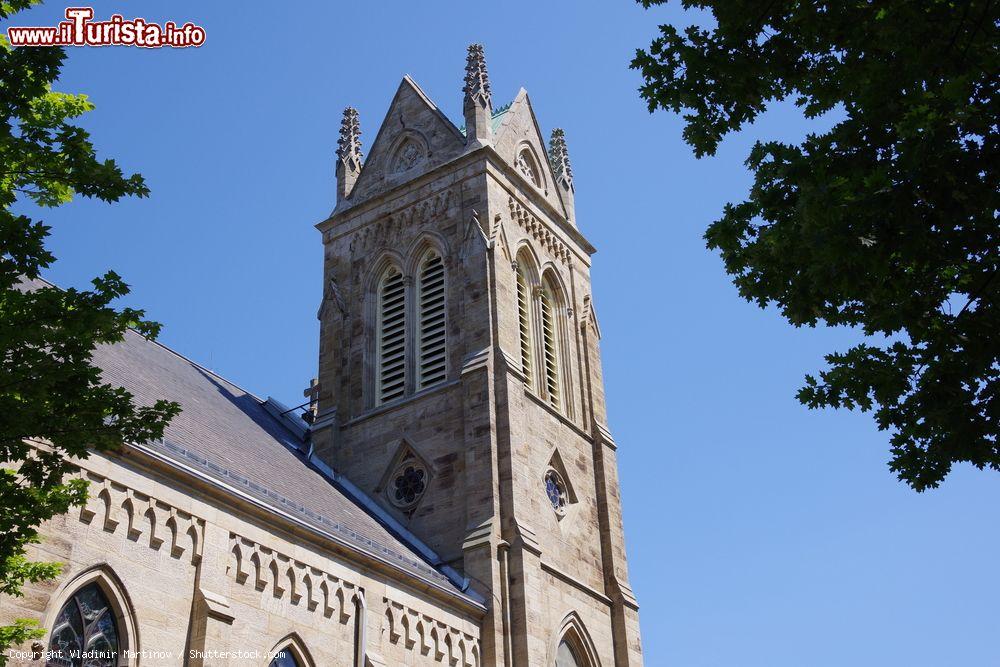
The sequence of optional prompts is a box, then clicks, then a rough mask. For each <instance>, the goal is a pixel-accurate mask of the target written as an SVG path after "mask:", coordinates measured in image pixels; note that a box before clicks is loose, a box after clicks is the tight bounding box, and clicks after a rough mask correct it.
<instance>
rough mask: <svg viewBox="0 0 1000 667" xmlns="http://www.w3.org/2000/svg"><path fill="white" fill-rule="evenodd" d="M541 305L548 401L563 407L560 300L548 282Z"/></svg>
mask: <svg viewBox="0 0 1000 667" xmlns="http://www.w3.org/2000/svg"><path fill="white" fill-rule="evenodd" d="M539 303H540V306H541V343H542V371H543V375H544V388H545V400H546V402H547V403H548V404H549V405H550V406H552V407H553V408H555V409H556V410H561V409H562V402H563V400H562V399H563V396H562V394H563V392H562V377H561V373H562V369H561V367H562V359H561V355H562V352H561V345H560V343H561V341H560V333H561V332H560V330H559V322H558V321H557V319H556V318H557V314H558V311H559V300H558V298H557V296H556V294H555V293H554V291H553V289H552V287H551V285H550V284H548V282H547V281H546V283H545V284H544V285H543V286H542V289H541V294H540V298H539Z"/></svg>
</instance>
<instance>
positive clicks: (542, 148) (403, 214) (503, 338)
mask: <svg viewBox="0 0 1000 667" xmlns="http://www.w3.org/2000/svg"><path fill="white" fill-rule="evenodd" d="M463 90H464V104H463V111H464V116H465V118H464V127H463V128H459V127H456V125H455V124H453V123H452V122H451V121H450V120H449V119H448V118H447V117H445V115H444V114H443V113H442V112H441V111H440V110H439V109H438V108H437V107H436V106H435V105H434V103H433V102H432V101H431V100H430V99H429V98H428V97H427V96H426V95H425V94H424V92H423V91H422V90H421V89H420V88H419V86H417V84H416V83H415V82H414V81H413V80H412V79H410V77H408V76H407V77H404V78H403V80H402V82H401V83H400V84H399V88H398V90H397V91H396V95H395V97H394V98H393V100H392V102H391V104H390V106H389V111H388V113H386V116H385V119H384V120H383V121H382V124H381V126H380V127H379V129H378V132H377V133H376V135H375V138H374V140H373V141H372V143H371V146H370V149H369V153H368V156H367V158H366V159H363V156H362V153H361V142H360V131H361V130H360V123H359V120H358V114H357V112H356V111H355V110H354V109H351V108H348V109H347V110H346V111H345V113H344V118H343V125H342V127H341V136H340V141H339V148H338V151H337V166H336V177H337V205H336V208H335V209H334V210H333V212H332V213H331V214H330V216H329V217H328V218H327V219H326V220H324V221H323V222H321V223H319V225H317V228H318V229H319V230H320V232H321V233H322V236H323V244H324V249H325V255H324V281H325V284H324V297H323V302H322V305H321V307H320V310H319V319H320V322H321V327H320V355H319V385H318V402H317V408H316V416H315V420H314V424H313V447H314V451H315V454H316V455H317V456H319V457H320V458H321V459H323V460H324V461H325V462H326V463H327V464H328V465H329V466H330V467H332V468H333V469H334V470H335V471H336V472H337V473H339V474H341V475H343V476H344V477H346V478H347V479H349V480H350V481H351V483H353V484H354V485H356V486H357V487H359V488H360V489H361V490H362V491H364V492H365V493H366V494H367V495H368V496H369V497H371V498H372V499H374V501H375V502H377V503H378V504H379V505H380V507H381V511H383V512H386V513H388V514H389V515H391V516H392V517H393V520H394V521H395V522H397V523H398V524H399V525H401V526H403V527H405V530H407V531H409V532H410V533H412V534H413V535H415V536H416V537H417V538H419V539H420V540H421V541H423V542H424V543H425V544H427V545H428V546H429V547H430V548H431V549H433V551H434V552H435V553H436V554H437V555H438V556H439V557H440V559H441V561H442V562H440V563H435V565H439V566H444V567H449V568H452V569H453V570H454V571H456V572H458V573H460V576H461V577H463V578H465V579H466V580H467V581H468V585H469V586H470V587H472V588H473V589H474V590H476V591H478V593H479V594H481V595H482V596H483V597H484V598H485V599H487V600H488V601H489V602H488V604H489V612H488V614H487V617H486V620H485V622H484V627H483V631H482V637H483V639H482V648H483V664H484V665H496V666H500V665H505V666H508V667H510V666H517V667H522V666H523V667H527V666H529V665H530V666H535V665H540V666H551V665H574V664H575V665H579V666H581V667H584V666H588V665H589V666H591V667H597V665H602V666H604V667H607V666H610V665H615V666H616V667H621V666H624V665H641V664H642V652H641V647H640V639H639V623H638V606H637V604H636V601H635V597H634V596H633V594H632V591H631V589H630V588H629V584H628V570H627V565H626V559H625V546H624V536H623V530H622V517H621V504H620V495H619V483H618V474H617V463H616V445H615V442H614V440H613V439H612V437H611V435H610V433H609V431H608V427H607V417H606V412H605V402H604V384H603V380H602V376H601V358H600V351H599V348H598V339H599V338H600V329H599V327H598V324H597V317H596V315H595V312H594V304H593V300H592V297H591V288H590V261H591V259H590V258H591V255H592V254H593V253H594V248H593V247H592V246H591V245H590V243H588V242H587V240H586V239H585V238H584V236H583V235H582V234H581V233H580V231H579V229H578V227H577V219H576V214H575V211H574V197H573V195H574V184H573V172H572V169H571V168H570V162H569V154H568V150H567V144H566V138H565V135H564V133H563V132H562V130H558V129H557V130H554V131H553V132H552V134H551V142H550V144H549V146H548V147H546V145H545V141H544V139H543V135H542V133H541V131H540V129H539V127H538V123H537V121H536V119H535V115H534V113H533V111H532V109H531V103H530V101H529V99H528V95H527V93H526V92H525V91H524V90H523V89H522V90H520V91H519V92H518V93H517V95H516V96H515V98H514V99H513V101H512V102H511V103H510V104H507V105H504V106H500V107H494V104H493V97H492V91H491V89H490V81H489V76H488V74H487V69H486V62H485V58H484V54H483V48H482V46H480V45H473V46H471V47H469V53H468V60H467V63H466V76H465V85H464V89H463Z"/></svg>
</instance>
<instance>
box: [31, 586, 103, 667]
mask: <svg viewBox="0 0 1000 667" xmlns="http://www.w3.org/2000/svg"><path fill="white" fill-rule="evenodd" d="M119 647H120V642H119V628H118V624H117V623H116V622H115V612H114V610H113V609H112V607H111V603H110V602H109V601H108V598H107V596H106V595H105V594H104V591H102V590H101V587H100V586H99V585H98V584H97V582H96V581H92V582H91V583H89V584H86V585H85V586H83V587H81V588H80V589H79V590H78V591H77V592H76V593H74V594H73V596H72V597H71V598H70V599H69V600H67V601H66V604H64V605H63V606H62V609H60V610H59V615H58V616H57V617H56V622H55V625H54V626H53V628H52V634H51V637H50V639H49V652H48V659H47V661H46V663H45V664H46V666H47V667H83V666H84V665H86V666H87V667H114V666H115V665H118V664H120V659H119ZM85 656H86V659H85Z"/></svg>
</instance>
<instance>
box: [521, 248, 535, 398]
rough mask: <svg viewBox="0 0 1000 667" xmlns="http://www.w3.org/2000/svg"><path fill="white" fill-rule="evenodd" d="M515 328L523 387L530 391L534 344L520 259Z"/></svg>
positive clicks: (525, 283) (524, 276) (529, 304)
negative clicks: (519, 344)
mask: <svg viewBox="0 0 1000 667" xmlns="http://www.w3.org/2000/svg"><path fill="white" fill-rule="evenodd" d="M517 326H518V332H519V334H520V339H521V372H522V373H524V386H526V387H527V388H528V389H531V388H532V387H533V386H534V378H533V377H532V376H533V375H534V372H535V370H534V366H533V365H532V363H531V362H532V354H531V348H532V346H533V345H534V344H535V343H534V336H532V334H531V285H530V283H529V282H528V276H527V270H526V269H525V266H524V262H523V261H522V260H521V259H518V261H517Z"/></svg>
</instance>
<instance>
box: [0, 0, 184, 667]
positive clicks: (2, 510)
mask: <svg viewBox="0 0 1000 667" xmlns="http://www.w3.org/2000/svg"><path fill="white" fill-rule="evenodd" d="M29 4H32V3H30V2H27V1H18V2H0V19H7V18H8V17H10V15H11V14H13V13H14V12H16V11H18V10H21V9H24V8H25V7H26V6H28V5H29ZM64 57H65V54H64V52H63V50H62V49H58V48H17V49H15V48H11V46H10V44H9V43H8V42H7V40H6V39H5V38H3V37H0V594H2V595H19V594H20V593H21V589H22V586H23V585H24V584H25V583H26V582H37V581H41V580H45V579H50V578H52V577H53V576H55V575H56V574H57V573H58V572H59V569H60V568H59V565H58V564H55V563H38V562H32V561H30V560H28V559H27V558H26V557H25V547H26V545H28V544H30V543H33V542H37V541H38V540H39V536H38V532H37V529H38V526H39V525H40V524H41V523H42V522H44V521H46V520H47V519H49V518H51V517H53V516H54V515H57V514H60V513H63V512H66V511H67V510H68V509H69V508H70V507H72V506H74V505H80V504H82V503H83V502H84V501H85V499H86V495H87V487H86V483H85V482H84V481H83V480H82V479H78V478H73V476H72V475H71V474H70V473H72V472H73V471H74V469H75V468H74V466H73V464H72V463H71V461H70V458H71V457H75V458H86V457H87V455H88V451H90V450H102V451H103V450H110V449H114V448H115V447H118V446H120V445H121V444H122V443H125V442H135V443H142V442H148V441H150V440H153V439H157V438H160V437H162V435H163V429H164V427H165V426H166V424H167V422H168V421H169V420H170V418H171V417H173V416H174V415H175V414H176V413H177V411H178V406H177V405H176V404H174V403H169V402H167V401H158V402H156V403H155V404H154V405H152V406H147V407H140V406H137V405H135V404H134V403H133V397H132V396H131V394H129V393H128V392H127V391H125V390H124V389H121V388H117V387H113V386H110V385H107V384H104V383H102V382H101V378H100V373H99V371H98V369H97V368H96V367H95V366H94V365H93V364H92V363H91V357H92V352H93V350H94V348H95V347H96V346H97V345H100V344H108V343H115V342H118V341H120V340H122V338H123V336H124V333H125V331H126V330H127V329H128V328H130V327H131V328H134V329H135V330H137V331H138V332H139V333H141V334H143V335H144V336H148V337H154V336H155V335H156V334H157V332H158V330H159V325H157V324H155V323H152V322H148V321H145V320H144V319H143V311H141V310H134V309H130V308H125V309H122V310H118V309H116V308H114V307H112V305H111V304H112V302H113V301H114V300H115V299H116V298H118V297H121V296H123V295H125V294H127V293H128V286H127V285H126V284H125V283H124V282H123V281H122V279H121V278H119V277H118V276H117V275H115V274H114V273H112V272H109V273H107V274H105V275H104V276H103V277H100V278H97V279H95V280H94V281H93V288H92V289H88V290H74V289H69V290H65V291H64V290H60V289H57V288H55V287H52V286H50V285H48V284H47V283H44V282H43V281H41V280H39V274H40V272H41V271H42V270H43V269H45V268H46V267H48V266H49V265H51V264H52V262H53V261H54V260H55V258H54V257H53V255H52V254H51V253H50V252H49V251H48V250H47V249H46V247H45V240H46V237H47V236H48V234H49V228H48V227H47V226H45V225H44V224H43V223H42V222H40V221H36V220H32V219H30V218H28V217H26V216H24V215H18V214H16V213H14V212H13V211H12V210H11V209H12V207H13V206H14V205H15V203H16V202H17V201H18V200H19V199H27V200H30V201H32V202H34V203H35V204H37V205H39V206H43V207H52V206H59V205H61V204H64V203H66V202H68V201H70V200H71V199H72V197H73V195H74V194H79V195H83V196H85V197H96V198H98V199H101V200H104V201H107V202H114V201H117V200H118V199H120V198H121V197H125V196H138V197H144V196H146V195H147V194H148V190H147V188H146V185H145V183H144V182H143V179H142V177H141V176H140V175H138V174H134V175H132V176H128V177H126V176H124V175H123V174H122V171H121V169H120V168H119V167H118V165H116V164H115V162H114V161H112V160H105V161H99V160H97V158H96V157H95V154H94V147H93V145H92V144H91V142H90V140H89V136H88V134H87V133H86V132H84V131H83V130H82V129H80V128H79V127H76V126H74V125H72V124H71V123H70V121H71V120H72V119H74V118H77V117H79V116H80V115H81V114H83V113H85V112H87V111H90V110H91V109H92V108H93V105H92V104H91V103H90V102H89V101H88V100H87V97H86V96H85V95H67V94H64V93H58V92H54V91H52V90H51V85H52V82H53V81H55V80H56V78H57V77H58V75H59V69H60V67H61V65H62V62H63V58H64ZM38 634H39V630H38V629H37V628H36V627H35V626H34V625H33V623H32V622H31V621H30V620H28V619H24V620H19V621H18V622H17V623H16V624H14V625H11V626H6V627H2V628H0V651H2V650H4V649H6V648H7V647H8V646H11V645H16V644H20V643H22V642H24V641H25V640H27V639H30V638H32V637H35V636H38ZM0 662H3V658H2V657H0Z"/></svg>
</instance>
